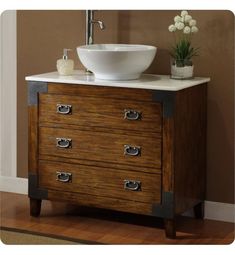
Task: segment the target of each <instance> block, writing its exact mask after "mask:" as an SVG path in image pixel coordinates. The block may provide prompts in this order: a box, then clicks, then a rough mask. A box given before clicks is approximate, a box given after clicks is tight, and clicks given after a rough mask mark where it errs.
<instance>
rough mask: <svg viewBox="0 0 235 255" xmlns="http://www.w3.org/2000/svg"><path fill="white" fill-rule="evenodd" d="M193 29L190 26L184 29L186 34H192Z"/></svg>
mask: <svg viewBox="0 0 235 255" xmlns="http://www.w3.org/2000/svg"><path fill="white" fill-rule="evenodd" d="M190 32H191V29H190V27H189V26H186V27H184V34H190Z"/></svg>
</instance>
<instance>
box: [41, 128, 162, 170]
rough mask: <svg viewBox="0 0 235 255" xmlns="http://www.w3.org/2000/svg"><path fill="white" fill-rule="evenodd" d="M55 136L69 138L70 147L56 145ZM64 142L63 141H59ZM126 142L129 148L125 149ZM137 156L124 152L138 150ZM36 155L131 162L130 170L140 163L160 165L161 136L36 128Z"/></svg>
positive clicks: (139, 165) (141, 164)
mask: <svg viewBox="0 0 235 255" xmlns="http://www.w3.org/2000/svg"><path fill="white" fill-rule="evenodd" d="M57 138H65V139H70V140H71V142H70V145H71V147H68V148H60V147H58V146H57ZM62 145H64V143H62ZM125 145H130V146H131V147H136V149H133V148H129V149H128V148H127V147H125ZM138 151H139V155H138V156H133V155H128V154H125V152H127V153H134V152H138ZM39 154H40V155H39V157H40V158H43V155H52V156H57V157H64V158H75V159H81V160H89V161H91V160H94V161H104V162H110V163H115V164H123V165H125V164H126V165H131V166H132V167H133V170H135V169H136V168H139V170H141V169H140V168H141V166H144V167H148V168H161V138H159V137H158V136H157V135H156V136H152V137H151V139H146V137H141V136H130V135H123V134H122V135H121V134H118V135H117V134H113V133H107V132H106V133H102V132H89V131H81V130H75V129H74V130H72V129H62V128H51V127H40V129H39Z"/></svg>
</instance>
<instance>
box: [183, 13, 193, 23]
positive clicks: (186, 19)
mask: <svg viewBox="0 0 235 255" xmlns="http://www.w3.org/2000/svg"><path fill="white" fill-rule="evenodd" d="M191 19H192V16H190V15H188V14H187V15H185V16H184V21H185V22H189V21H190V20H191Z"/></svg>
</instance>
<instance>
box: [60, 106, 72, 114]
mask: <svg viewBox="0 0 235 255" xmlns="http://www.w3.org/2000/svg"><path fill="white" fill-rule="evenodd" d="M56 112H57V113H60V114H72V105H69V104H57V106H56Z"/></svg>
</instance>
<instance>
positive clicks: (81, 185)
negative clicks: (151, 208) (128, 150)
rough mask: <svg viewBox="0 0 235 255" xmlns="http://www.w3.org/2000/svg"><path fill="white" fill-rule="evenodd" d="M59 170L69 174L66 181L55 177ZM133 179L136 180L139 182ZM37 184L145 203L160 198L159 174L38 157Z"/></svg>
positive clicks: (153, 201)
mask: <svg viewBox="0 0 235 255" xmlns="http://www.w3.org/2000/svg"><path fill="white" fill-rule="evenodd" d="M59 172H65V173H68V174H71V175H70V178H69V181H68V182H61V181H59V180H57V179H58V177H57V175H58V174H59ZM64 176H65V177H66V175H64ZM63 180H64V178H63ZM127 181H130V182H127ZM131 181H132V182H131ZM133 181H138V182H139V185H136V183H133ZM125 183H126V185H124V184H125ZM39 185H40V187H42V188H47V189H50V190H59V191H64V192H78V193H83V194H84V193H85V194H89V195H93V196H98V197H99V196H103V197H110V198H118V199H124V200H132V201H139V202H145V203H159V202H160V197H161V175H159V174H147V173H140V172H132V171H116V170H113V169H109V168H98V167H91V166H84V165H74V164H66V163H56V162H49V161H42V160H40V161H39ZM137 187H138V188H137ZM128 188H132V189H137V190H130V189H128ZM78 196H79V194H78Z"/></svg>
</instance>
